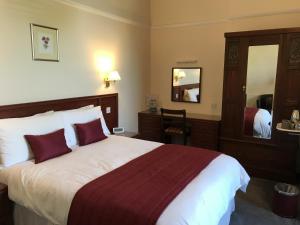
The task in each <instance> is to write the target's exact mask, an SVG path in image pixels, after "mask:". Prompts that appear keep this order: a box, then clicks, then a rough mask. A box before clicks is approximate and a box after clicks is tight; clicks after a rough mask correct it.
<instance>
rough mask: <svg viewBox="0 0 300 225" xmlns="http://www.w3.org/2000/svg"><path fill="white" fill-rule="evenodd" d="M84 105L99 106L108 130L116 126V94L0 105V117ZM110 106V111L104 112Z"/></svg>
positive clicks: (22, 115) (20, 115) (74, 107)
mask: <svg viewBox="0 0 300 225" xmlns="http://www.w3.org/2000/svg"><path fill="white" fill-rule="evenodd" d="M86 105H95V106H101V108H102V111H103V116H104V118H105V120H106V124H107V126H108V128H109V129H110V130H112V128H113V127H117V126H118V94H117V93H116V94H107V95H95V96H87V97H78V98H67V99H58V100H50V101H43V102H30V103H22V104H16V105H4V106H0V119H4V118H17V117H26V116H32V115H34V114H37V113H42V112H46V111H50V110H54V111H61V110H68V109H76V108H80V107H83V106H86ZM107 107H110V108H111V112H110V113H106V108H107Z"/></svg>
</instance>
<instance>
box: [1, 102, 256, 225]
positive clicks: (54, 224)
mask: <svg viewBox="0 0 300 225" xmlns="http://www.w3.org/2000/svg"><path fill="white" fill-rule="evenodd" d="M107 97H108V98H109V99H106V98H105V97H103V96H98V97H95V98H92V99H93V100H91V101H85V100H84V99H82V98H81V99H80V100H78V99H77V100H75V99H73V100H72V101H67V100H64V101H58V102H57V101H56V103H55V104H54V102H52V103H51V104H50V103H49V102H48V104H42V103H39V104H37V105H36V106H37V107H33V105H30V106H29V105H22V106H21V105H19V106H14V107H10V108H9V109H12V108H16V107H17V108H18V107H23V108H24V107H25V108H26V109H27V111H30V112H31V113H32V112H33V113H38V112H42V111H41V109H40V107H41V105H43V110H45V107H46V110H50V109H54V110H57V108H59V110H62V109H65V108H64V107H62V105H68V104H67V102H72V104H73V107H70V106H68V107H67V109H70V108H77V107H81V106H84V105H86V104H90V103H92V104H93V105H95V106H96V105H101V104H102V110H103V108H104V107H103V106H104V105H105V107H112V112H113V114H111V115H106V114H105V113H103V119H104V120H107V121H109V122H108V123H107V125H108V126H107V127H108V129H111V128H112V126H115V124H113V121H116V119H115V117H116V115H117V114H118V112H117V106H116V104H115V103H116V102H117V99H116V98H117V96H107ZM79 102H80V104H79ZM29 108H30V109H31V110H28V109H29ZM33 108H36V110H33ZM5 109H8V108H7V107H5ZM1 112H4V110H3V108H2V110H1V107H0V115H1ZM6 112H7V110H6ZM18 113H20V112H18ZM68 113H69V112H68ZM84 113H86V112H84ZM80 114H83V112H82V111H81V112H80ZM2 115H3V114H2ZM10 115H12V113H10ZM67 115H70V114H67ZM25 116H28V114H26V115H25ZM3 117H4V118H5V116H2V118H3ZM11 117H14V116H11ZM34 120H36V118H34ZM38 120H41V118H38ZM52 126H53V123H52ZM102 126H103V124H102ZM43 129H45V128H43ZM66 130H67V129H66ZM103 130H105V129H104V128H103ZM0 131H1V123H0ZM108 132H109V131H108ZM0 136H1V132H0ZM106 136H107V138H106V139H104V140H102V141H99V142H95V143H92V144H88V145H85V146H81V147H78V146H77V145H74V146H73V147H72V151H71V152H70V153H68V154H64V155H61V156H59V157H55V158H52V159H50V160H47V161H44V162H42V163H38V164H35V163H34V160H33V159H32V157H30V155H28V156H26V157H28V159H27V160H21V161H20V162H18V163H13V164H12V165H9V166H6V167H3V168H2V169H1V170H0V182H1V183H4V184H7V185H8V190H9V197H10V199H11V200H12V201H14V203H15V210H14V220H15V224H16V225H65V224H67V223H68V214H69V210H70V207H71V204H72V200H73V198H74V196H75V195H76V193H77V192H78V190H79V189H80V188H82V186H84V185H86V184H87V183H89V182H91V181H93V180H94V179H96V178H97V177H102V176H104V175H105V174H107V173H109V172H110V171H115V170H116V169H117V168H120V167H121V166H123V165H126V164H128V163H130V162H131V161H133V160H134V159H136V158H139V157H143V156H144V155H147V154H148V153H151V152H153V151H154V149H156V148H159V147H160V146H162V144H161V143H157V142H150V141H144V140H138V139H132V138H126V137H120V136H115V135H109V134H107V133H106ZM66 139H67V140H66V141H67V143H68V138H66ZM69 143H71V141H69ZM0 146H1V145H0ZM23 147H24V146H23ZM10 160H11V159H10ZM19 160H20V159H19ZM249 179H250V178H249V176H248V175H247V173H246V171H245V170H244V169H243V167H242V166H241V165H240V164H239V163H238V162H237V161H236V160H235V159H234V158H232V157H229V156H227V155H224V154H220V155H218V156H217V157H216V158H215V159H213V160H212V161H211V162H210V163H209V164H208V166H206V167H205V169H203V170H202V171H201V172H200V173H199V174H197V176H195V178H193V180H192V181H191V182H190V183H189V184H188V185H187V186H185V187H184V189H183V190H182V191H181V192H180V193H179V194H178V195H177V196H176V197H175V198H174V199H173V200H172V201H171V202H170V204H168V206H167V207H166V208H165V209H164V210H163V212H162V214H161V215H160V216H159V218H158V220H157V221H156V225H177V224H178V225H183V224H185V225H186V224H188V225H196V224H197V225H201V224H203V225H228V224H229V221H230V215H231V213H232V212H233V211H234V197H235V194H236V191H237V190H239V189H241V190H242V191H246V187H247V184H248V182H249ZM216 203H217V204H216Z"/></svg>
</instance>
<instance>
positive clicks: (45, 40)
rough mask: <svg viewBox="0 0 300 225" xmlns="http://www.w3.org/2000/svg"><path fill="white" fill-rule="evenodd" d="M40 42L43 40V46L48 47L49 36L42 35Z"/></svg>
mask: <svg viewBox="0 0 300 225" xmlns="http://www.w3.org/2000/svg"><path fill="white" fill-rule="evenodd" d="M42 42H43V46H44V48H48V47H49V45H48V44H49V42H50V38H49V37H45V36H43V37H42Z"/></svg>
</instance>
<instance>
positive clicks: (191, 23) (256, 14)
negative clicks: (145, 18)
mask: <svg viewBox="0 0 300 225" xmlns="http://www.w3.org/2000/svg"><path fill="white" fill-rule="evenodd" d="M297 13H300V8H299V9H291V10H281V11H274V12H268V13H253V14H246V15H240V16H233V17H229V18H226V19H219V20H206V21H198V22H190V23H174V24H163V25H155V26H151V28H152V29H167V28H181V27H197V26H205V25H210V24H221V23H228V22H232V21H234V20H242V19H251V18H255V17H267V16H276V15H286V14H297Z"/></svg>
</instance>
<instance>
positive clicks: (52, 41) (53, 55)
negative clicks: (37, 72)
mask: <svg viewBox="0 0 300 225" xmlns="http://www.w3.org/2000/svg"><path fill="white" fill-rule="evenodd" d="M30 28H31V46H32V59H33V60H38V61H53V62H58V61H59V49H58V29H57V28H52V27H46V26H41V25H37V24H30Z"/></svg>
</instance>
